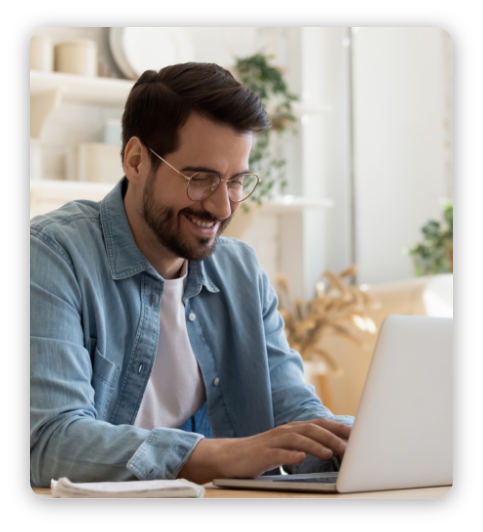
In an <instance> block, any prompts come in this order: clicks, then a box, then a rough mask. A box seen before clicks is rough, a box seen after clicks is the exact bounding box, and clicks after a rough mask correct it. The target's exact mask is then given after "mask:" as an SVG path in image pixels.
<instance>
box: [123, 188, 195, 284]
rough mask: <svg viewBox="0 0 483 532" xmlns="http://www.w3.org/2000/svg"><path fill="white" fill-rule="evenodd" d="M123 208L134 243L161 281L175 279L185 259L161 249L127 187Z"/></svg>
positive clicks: (163, 248)
mask: <svg viewBox="0 0 483 532" xmlns="http://www.w3.org/2000/svg"><path fill="white" fill-rule="evenodd" d="M130 191H131V194H130ZM124 208H125V210H126V216H127V220H128V222H129V226H130V228H131V232H132V234H133V237H134V241H135V242H136V245H137V247H138V248H139V249H140V251H141V253H142V254H143V255H144V256H145V257H146V259H147V260H148V262H149V263H150V264H151V265H152V266H153V268H154V269H155V270H156V271H157V272H158V273H159V275H161V277H162V278H163V279H168V280H169V279H177V278H178V277H179V276H180V274H181V269H182V268H183V264H184V261H185V259H182V258H181V257H177V256H175V255H173V254H172V253H171V252H170V251H168V250H167V249H166V248H165V247H163V246H162V245H161V244H160V243H159V241H158V240H157V238H156V237H155V236H154V235H153V233H152V231H151V229H150V228H149V227H147V226H146V223H145V222H144V221H143V220H142V218H141V216H140V215H139V212H138V209H137V204H136V201H135V198H134V194H133V193H132V187H128V189H127V191H126V195H125V196H124Z"/></svg>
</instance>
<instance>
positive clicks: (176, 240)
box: [141, 172, 233, 261]
mask: <svg viewBox="0 0 483 532" xmlns="http://www.w3.org/2000/svg"><path fill="white" fill-rule="evenodd" d="M155 179H156V174H155V173H154V172H153V173H151V174H150V175H149V177H148V179H147V183H146V186H145V188H144V191H143V198H142V203H141V216H142V218H143V219H144V221H145V222H146V224H147V225H148V227H149V228H150V229H151V231H152V232H153V233H154V235H155V237H156V239H157V240H158V242H159V243H160V244H161V245H162V246H163V247H164V248H166V249H167V250H168V251H170V252H171V253H172V254H173V255H175V256H176V257H180V258H182V259H187V260H194V261H201V260H205V259H207V258H209V257H210V256H211V255H212V254H213V253H214V251H215V249H216V242H217V240H218V237H219V236H220V235H221V233H222V232H223V231H224V230H225V228H226V227H227V225H228V224H229V223H230V221H231V219H232V217H233V214H232V215H231V216H229V217H228V218H225V219H224V220H220V219H218V218H215V217H214V216H212V215H211V214H210V213H209V212H206V211H200V212H198V211H195V210H193V209H190V208H189V207H185V208H184V209H181V210H180V211H178V214H177V215H176V214H175V211H174V209H173V207H168V206H165V205H159V204H157V203H156V200H155V199H154V198H155V193H154V181H155ZM182 216H193V217H195V218H197V219H198V220H201V221H203V222H215V223H217V222H220V228H219V229H218V232H217V233H216V236H215V238H214V239H211V238H202V237H194V236H193V235H192V240H193V239H195V242H190V241H189V240H188V239H186V238H184V237H183V235H182V229H181V217H182Z"/></svg>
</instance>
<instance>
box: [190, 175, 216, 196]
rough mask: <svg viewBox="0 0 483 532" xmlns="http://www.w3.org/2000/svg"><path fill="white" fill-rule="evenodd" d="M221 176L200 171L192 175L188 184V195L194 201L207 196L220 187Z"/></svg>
mask: <svg viewBox="0 0 483 532" xmlns="http://www.w3.org/2000/svg"><path fill="white" fill-rule="evenodd" d="M219 184H220V178H219V177H218V176H217V175H216V174H210V173H207V172H200V173H199V174H195V175H194V176H192V177H191V181H190V183H189V186H188V197H189V198H190V199H191V200H193V201H199V200H202V199H205V198H207V197H208V196H210V195H211V194H213V192H214V191H215V190H216V189H217V188H218V185H219Z"/></svg>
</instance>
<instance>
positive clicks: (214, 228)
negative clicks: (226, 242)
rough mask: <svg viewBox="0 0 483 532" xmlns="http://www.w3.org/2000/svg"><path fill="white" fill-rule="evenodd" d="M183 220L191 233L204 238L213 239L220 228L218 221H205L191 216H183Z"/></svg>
mask: <svg viewBox="0 0 483 532" xmlns="http://www.w3.org/2000/svg"><path fill="white" fill-rule="evenodd" d="M184 218H185V219H186V220H188V223H189V226H190V229H191V231H192V232H194V233H195V234H196V235H198V236H201V237H204V238H214V237H215V236H216V234H217V232H218V229H219V227H220V221H219V220H207V219H205V218H203V217H202V216H199V217H198V216H195V215H192V214H185V215H184Z"/></svg>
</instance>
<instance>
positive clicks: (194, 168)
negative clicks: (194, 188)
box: [181, 166, 251, 179]
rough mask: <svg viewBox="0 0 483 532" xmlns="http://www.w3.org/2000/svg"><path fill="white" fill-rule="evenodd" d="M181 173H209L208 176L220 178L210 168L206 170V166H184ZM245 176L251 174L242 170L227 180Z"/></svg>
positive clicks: (217, 173) (218, 174)
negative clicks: (213, 175)
mask: <svg viewBox="0 0 483 532" xmlns="http://www.w3.org/2000/svg"><path fill="white" fill-rule="evenodd" d="M183 172H209V173H210V174H216V175H217V176H218V177H220V178H221V176H222V174H220V172H218V171H217V170H213V169H212V168H207V167H206V166H185V167H184V168H183V169H182V170H181V173H183ZM245 174H251V172H250V170H243V171H242V172H238V173H236V174H234V175H232V176H231V177H229V178H228V179H233V178H234V177H238V176H239V175H245Z"/></svg>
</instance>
